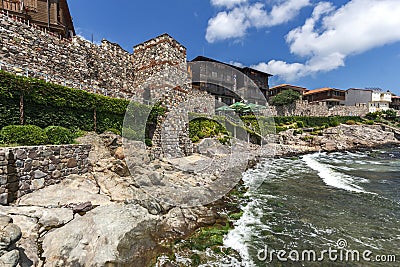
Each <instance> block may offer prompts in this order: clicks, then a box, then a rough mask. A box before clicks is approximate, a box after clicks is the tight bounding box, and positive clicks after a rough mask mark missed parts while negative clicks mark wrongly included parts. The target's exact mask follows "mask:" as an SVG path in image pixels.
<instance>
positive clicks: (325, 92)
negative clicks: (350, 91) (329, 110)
mask: <svg viewBox="0 0 400 267" xmlns="http://www.w3.org/2000/svg"><path fill="white" fill-rule="evenodd" d="M303 100H307V101H308V102H310V103H316V102H325V103H326V105H327V106H330V107H331V106H338V105H344V101H345V100H346V91H344V90H340V89H335V88H320V89H315V90H310V91H308V92H306V93H304V95H303Z"/></svg>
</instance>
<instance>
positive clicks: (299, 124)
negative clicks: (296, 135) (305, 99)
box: [296, 121, 304, 128]
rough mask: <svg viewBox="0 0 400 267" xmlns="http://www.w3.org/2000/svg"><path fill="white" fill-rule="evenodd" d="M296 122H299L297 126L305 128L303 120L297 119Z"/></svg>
mask: <svg viewBox="0 0 400 267" xmlns="http://www.w3.org/2000/svg"><path fill="white" fill-rule="evenodd" d="M296 124H297V127H299V128H304V122H302V121H297V122H296Z"/></svg>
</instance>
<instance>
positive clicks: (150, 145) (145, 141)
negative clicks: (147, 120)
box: [144, 138, 153, 147]
mask: <svg viewBox="0 0 400 267" xmlns="http://www.w3.org/2000/svg"><path fill="white" fill-rule="evenodd" d="M144 143H145V144H146V146H148V147H152V146H153V141H151V139H150V138H146V139H144Z"/></svg>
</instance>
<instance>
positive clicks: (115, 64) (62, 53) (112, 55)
mask: <svg viewBox="0 0 400 267" xmlns="http://www.w3.org/2000/svg"><path fill="white" fill-rule="evenodd" d="M0 32H1V35H0V61H1V62H4V63H8V64H12V65H16V66H19V67H14V66H6V65H2V64H0V66H1V68H2V69H5V70H7V71H9V72H12V73H17V74H21V75H28V76H30V77H35V78H40V79H43V80H46V81H49V82H53V83H57V84H61V85H66V86H69V87H73V88H77V89H84V90H87V91H90V92H96V93H101V94H104V95H108V96H112V97H120V98H125V97H130V96H131V95H133V94H134V90H133V80H134V72H133V63H132V55H131V54H130V53H128V52H127V51H125V50H123V49H122V48H121V47H120V46H119V45H117V44H113V43H111V42H109V41H107V40H103V41H102V43H101V45H96V44H92V43H91V42H89V41H86V40H84V39H82V38H80V37H73V38H72V39H59V38H58V37H57V36H54V35H52V34H50V33H45V32H43V31H41V30H40V29H39V28H36V27H35V26H34V25H29V26H28V25H26V24H24V23H22V22H19V21H17V20H15V19H13V18H10V17H7V16H6V15H5V14H0ZM27 69H29V71H28V70H27Z"/></svg>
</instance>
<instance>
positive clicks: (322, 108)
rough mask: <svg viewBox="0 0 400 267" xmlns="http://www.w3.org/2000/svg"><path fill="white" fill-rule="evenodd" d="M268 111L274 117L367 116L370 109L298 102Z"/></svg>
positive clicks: (271, 108)
mask: <svg viewBox="0 0 400 267" xmlns="http://www.w3.org/2000/svg"><path fill="white" fill-rule="evenodd" d="M268 111H269V114H271V115H272V116H312V117H328V116H365V115H366V114H367V113H368V107H367V106H366V105H360V106H334V107H328V106H327V105H326V104H325V103H323V102H322V103H316V104H311V103H308V102H307V101H298V102H296V103H294V104H292V105H288V106H282V107H270V109H269V110H268Z"/></svg>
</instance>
